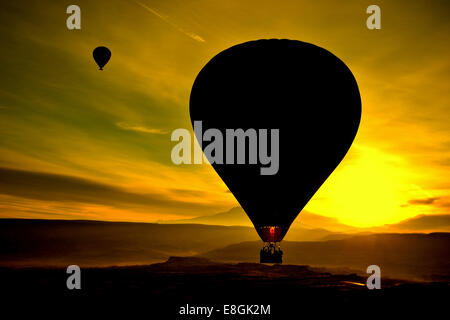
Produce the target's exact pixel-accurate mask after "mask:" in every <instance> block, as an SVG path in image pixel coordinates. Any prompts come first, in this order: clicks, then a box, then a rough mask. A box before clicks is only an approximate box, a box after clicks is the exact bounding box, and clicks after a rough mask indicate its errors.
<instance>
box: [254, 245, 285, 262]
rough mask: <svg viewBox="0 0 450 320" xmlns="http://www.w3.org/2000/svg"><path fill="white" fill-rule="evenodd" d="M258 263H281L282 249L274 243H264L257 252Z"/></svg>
mask: <svg viewBox="0 0 450 320" xmlns="http://www.w3.org/2000/svg"><path fill="white" fill-rule="evenodd" d="M259 257H260V259H259V262H260V263H283V251H282V250H281V248H280V246H277V245H276V244H275V243H268V244H266V245H264V247H263V248H262V249H261V251H260V254H259Z"/></svg>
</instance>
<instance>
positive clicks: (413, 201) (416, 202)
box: [408, 197, 439, 205]
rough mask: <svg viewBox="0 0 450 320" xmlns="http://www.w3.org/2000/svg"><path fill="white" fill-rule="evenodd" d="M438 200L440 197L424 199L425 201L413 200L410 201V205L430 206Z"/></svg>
mask: <svg viewBox="0 0 450 320" xmlns="http://www.w3.org/2000/svg"><path fill="white" fill-rule="evenodd" d="M438 199H439V198H438V197H432V198H423V199H411V200H409V201H408V203H409V204H412V205H430V204H433V203H434V202H435V201H436V200H438Z"/></svg>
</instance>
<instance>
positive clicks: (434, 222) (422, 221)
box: [384, 214, 450, 232]
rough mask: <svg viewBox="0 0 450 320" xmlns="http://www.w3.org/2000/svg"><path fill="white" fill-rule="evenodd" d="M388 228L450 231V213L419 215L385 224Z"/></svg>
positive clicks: (403, 230)
mask: <svg viewBox="0 0 450 320" xmlns="http://www.w3.org/2000/svg"><path fill="white" fill-rule="evenodd" d="M384 227H385V229H386V230H395V231H397V232H434V231H436V230H439V231H442V232H450V214H439V215H437V214H435V215H424V214H421V215H418V216H416V217H413V218H410V219H406V220H403V221H401V222H399V223H396V224H392V225H385V226H384Z"/></svg>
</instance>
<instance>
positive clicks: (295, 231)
mask: <svg viewBox="0 0 450 320" xmlns="http://www.w3.org/2000/svg"><path fill="white" fill-rule="evenodd" d="M157 223H161V224H166V223H171V224H192V223H194V224H207V225H225V226H237V225H239V226H248V227H252V228H253V224H252V222H251V221H250V219H249V218H248V216H247V214H246V213H245V212H244V210H243V209H242V208H241V207H235V208H232V209H230V210H228V211H226V212H221V213H217V214H214V215H210V216H202V217H196V218H192V219H183V220H159V221H157ZM317 226H320V228H318V227H317ZM346 232H354V233H356V232H360V230H359V229H358V228H354V227H350V226H347V225H344V224H340V223H339V222H338V221H337V219H333V218H328V217H323V216H319V215H316V214H313V213H310V212H307V211H305V212H301V213H300V215H299V217H297V219H296V221H295V222H294V223H293V224H292V226H291V228H290V229H289V232H288V233H287V235H286V240H291V241H317V240H321V239H323V238H327V239H328V238H333V239H341V238H343V237H346V234H345V233H346Z"/></svg>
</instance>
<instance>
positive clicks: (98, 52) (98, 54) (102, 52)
mask: <svg viewBox="0 0 450 320" xmlns="http://www.w3.org/2000/svg"><path fill="white" fill-rule="evenodd" d="M92 55H93V56H94V60H95V62H97V64H98V66H99V67H100V70H103V67H104V66H105V64H107V63H108V61H109V59H110V58H111V51H109V49H108V48H106V47H97V48H95V49H94V51H93V52H92Z"/></svg>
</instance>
